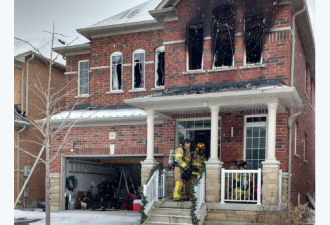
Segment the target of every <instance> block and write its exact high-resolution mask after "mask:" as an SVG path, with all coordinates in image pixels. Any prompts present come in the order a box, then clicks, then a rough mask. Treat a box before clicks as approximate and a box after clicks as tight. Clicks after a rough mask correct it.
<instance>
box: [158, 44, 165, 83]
mask: <svg viewBox="0 0 330 225" xmlns="http://www.w3.org/2000/svg"><path fill="white" fill-rule="evenodd" d="M164 83H165V48H164V47H160V48H158V49H157V50H156V87H157V86H164Z"/></svg>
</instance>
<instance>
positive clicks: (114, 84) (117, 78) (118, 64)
mask: <svg viewBox="0 0 330 225" xmlns="http://www.w3.org/2000/svg"><path fill="white" fill-rule="evenodd" d="M122 62H123V55H122V54H121V53H114V54H112V56H111V90H121V88H122V87H121V84H122Z"/></svg>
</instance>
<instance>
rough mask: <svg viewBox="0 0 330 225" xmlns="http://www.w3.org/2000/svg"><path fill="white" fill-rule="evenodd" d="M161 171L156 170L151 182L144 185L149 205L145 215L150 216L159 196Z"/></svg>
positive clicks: (146, 207)
mask: <svg viewBox="0 0 330 225" xmlns="http://www.w3.org/2000/svg"><path fill="white" fill-rule="evenodd" d="M158 192H159V171H158V170H156V171H155V172H154V174H153V175H152V176H151V178H150V180H149V182H148V183H147V184H144V185H143V193H144V194H145V196H146V198H147V201H148V203H147V204H146V206H145V209H144V213H145V214H146V215H148V214H149V211H150V209H151V207H152V205H153V204H154V202H155V201H157V200H158V196H159V193H158Z"/></svg>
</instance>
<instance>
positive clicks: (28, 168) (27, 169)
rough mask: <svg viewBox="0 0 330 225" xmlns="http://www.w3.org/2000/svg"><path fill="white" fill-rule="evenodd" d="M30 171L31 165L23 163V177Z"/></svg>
mask: <svg viewBox="0 0 330 225" xmlns="http://www.w3.org/2000/svg"><path fill="white" fill-rule="evenodd" d="M30 171H31V166H29V165H25V166H24V177H27V176H29V173H30Z"/></svg>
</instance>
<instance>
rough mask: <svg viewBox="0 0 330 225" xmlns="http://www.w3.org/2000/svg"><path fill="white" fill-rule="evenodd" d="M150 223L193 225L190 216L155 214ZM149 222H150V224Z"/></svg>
mask: <svg viewBox="0 0 330 225" xmlns="http://www.w3.org/2000/svg"><path fill="white" fill-rule="evenodd" d="M149 221H151V222H153V221H154V222H165V223H170V224H177V223H187V224H189V223H190V224H191V217H190V215H189V216H180V215H157V214H154V215H153V216H152V217H151V218H150V219H149ZM149 221H148V222H149Z"/></svg>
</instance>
